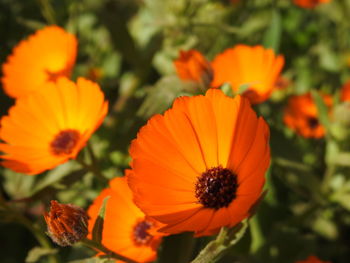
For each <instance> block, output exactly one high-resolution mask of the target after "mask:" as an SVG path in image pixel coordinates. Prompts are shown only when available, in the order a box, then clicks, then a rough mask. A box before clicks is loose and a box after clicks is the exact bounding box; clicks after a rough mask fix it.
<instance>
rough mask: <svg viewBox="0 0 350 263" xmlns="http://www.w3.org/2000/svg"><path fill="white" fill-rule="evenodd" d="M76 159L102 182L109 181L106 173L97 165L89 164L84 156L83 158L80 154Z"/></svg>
mask: <svg viewBox="0 0 350 263" xmlns="http://www.w3.org/2000/svg"><path fill="white" fill-rule="evenodd" d="M75 161H76V162H77V163H79V164H80V165H81V166H82V167H83V168H84V169H86V170H87V171H89V172H91V173H93V174H94V175H95V176H96V178H97V179H98V180H99V181H100V182H101V183H104V184H106V183H108V179H107V178H106V177H104V175H103V174H102V173H101V171H100V169H98V168H97V167H95V166H94V165H89V164H87V163H86V162H85V161H84V160H83V158H81V157H80V156H78V157H77V158H76V159H75Z"/></svg>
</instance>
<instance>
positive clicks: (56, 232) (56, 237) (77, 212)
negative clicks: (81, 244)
mask: <svg viewBox="0 0 350 263" xmlns="http://www.w3.org/2000/svg"><path fill="white" fill-rule="evenodd" d="M44 218H45V221H46V224H47V232H48V234H49V236H50V237H51V239H52V240H53V241H54V242H55V243H57V244H58V245H60V246H62V247H65V246H72V245H73V244H74V243H76V242H78V241H80V240H82V239H83V238H85V237H86V235H87V234H88V228H87V222H88V216H87V214H86V212H85V211H84V210H83V209H82V208H80V207H78V206H75V205H71V204H60V203H58V202H57V201H55V200H52V201H51V207H50V212H49V213H45V214H44Z"/></svg>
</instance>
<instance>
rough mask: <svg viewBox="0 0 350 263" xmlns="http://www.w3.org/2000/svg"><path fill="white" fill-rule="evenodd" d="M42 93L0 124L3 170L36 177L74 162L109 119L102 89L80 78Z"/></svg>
mask: <svg viewBox="0 0 350 263" xmlns="http://www.w3.org/2000/svg"><path fill="white" fill-rule="evenodd" d="M44 85H45V87H43V89H42V91H41V92H36V93H32V94H30V95H28V96H26V97H21V98H19V99H17V100H16V104H15V105H14V106H13V107H12V108H10V110H9V114H8V116H4V117H3V118H2V119H1V121H0V124H1V128H0V139H1V140H3V141H4V142H5V143H0V151H2V152H3V153H4V155H1V156H0V158H2V159H3V161H2V162H1V164H2V165H3V166H5V167H7V168H10V169H12V170H14V171H16V172H20V173H26V174H38V173H40V172H43V171H45V170H47V169H51V168H53V167H55V166H57V165H59V164H61V163H64V162H66V161H67V160H68V159H70V158H75V156H76V155H77V154H78V152H79V151H80V150H81V148H83V147H84V145H85V143H86V142H87V140H88V139H89V138H90V136H91V134H92V133H93V132H94V131H95V130H96V129H97V128H98V127H99V126H100V124H101V122H102V120H103V119H104V117H105V115H106V114H107V108H108V104H107V102H105V101H104V95H103V93H102V92H101V90H100V88H99V86H98V85H97V84H95V83H93V82H91V81H88V80H85V79H83V78H79V79H78V81H77V84H75V83H74V82H72V81H70V80H68V79H66V78H60V79H59V80H58V81H57V82H56V83H53V82H50V83H46V84H44Z"/></svg>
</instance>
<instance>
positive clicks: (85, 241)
mask: <svg viewBox="0 0 350 263" xmlns="http://www.w3.org/2000/svg"><path fill="white" fill-rule="evenodd" d="M81 243H82V244H84V245H85V246H87V247H90V248H93V249H96V250H99V251H101V252H103V253H104V254H106V255H107V256H108V257H111V258H115V259H118V260H122V261H124V262H126V263H138V262H136V261H134V260H132V259H130V258H127V257H124V256H122V255H119V254H118V253H115V252H113V251H110V250H109V249H108V248H106V247H105V246H103V245H102V244H101V243H97V242H95V241H93V240H90V239H83V240H82V241H81Z"/></svg>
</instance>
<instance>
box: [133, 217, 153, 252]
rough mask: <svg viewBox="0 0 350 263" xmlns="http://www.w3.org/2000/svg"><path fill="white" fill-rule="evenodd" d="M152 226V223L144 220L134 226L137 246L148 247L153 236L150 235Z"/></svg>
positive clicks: (134, 238)
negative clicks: (149, 231)
mask: <svg viewBox="0 0 350 263" xmlns="http://www.w3.org/2000/svg"><path fill="white" fill-rule="evenodd" d="M152 225H153V224H152V223H151V222H148V221H146V220H143V221H141V222H138V223H137V224H136V225H135V226H134V229H133V232H132V239H133V240H134V243H135V244H136V245H137V246H142V245H147V244H149V242H150V241H151V240H152V238H153V236H152V235H151V234H149V233H148V230H149V229H150V228H151V227H152Z"/></svg>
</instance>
